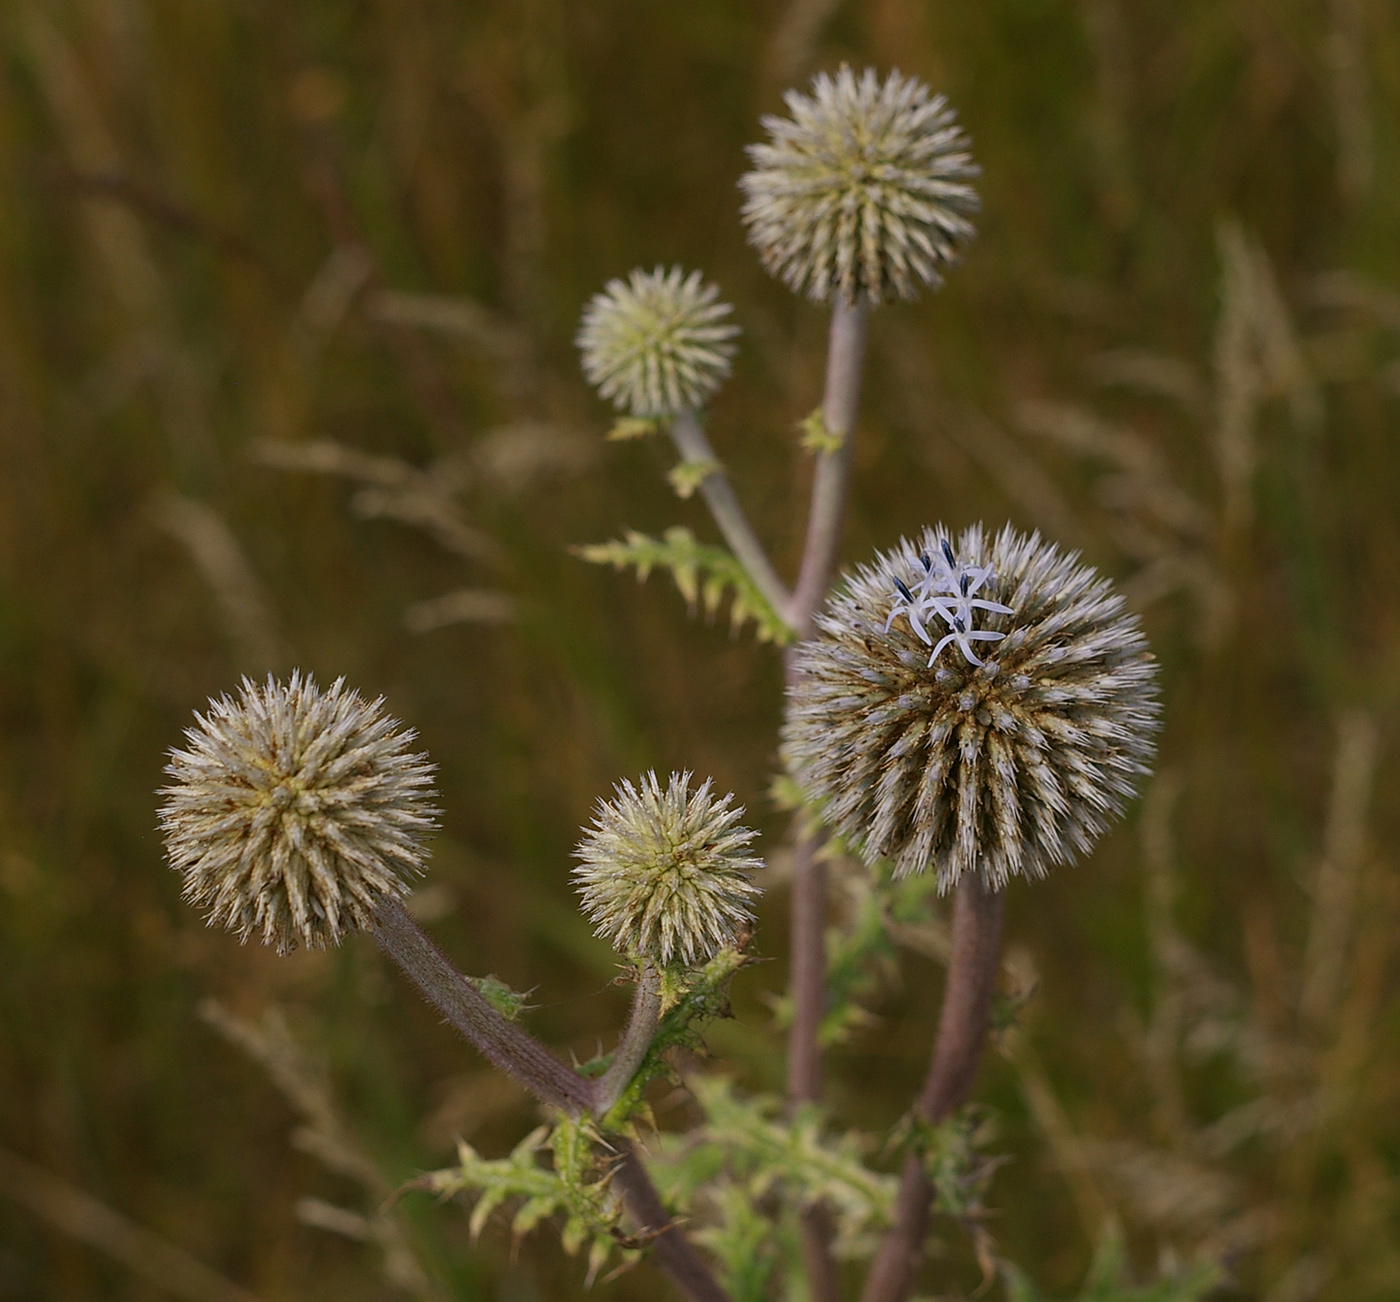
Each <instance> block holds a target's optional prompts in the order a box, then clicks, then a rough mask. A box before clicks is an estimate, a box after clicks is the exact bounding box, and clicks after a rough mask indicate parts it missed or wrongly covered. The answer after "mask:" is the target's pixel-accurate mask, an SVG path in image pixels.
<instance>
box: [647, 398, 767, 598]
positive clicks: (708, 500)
mask: <svg viewBox="0 0 1400 1302" xmlns="http://www.w3.org/2000/svg"><path fill="white" fill-rule="evenodd" d="M671 441H672V442H673V443H674V444H675V445H676V451H677V452H679V453H680V454H681V459H682V460H683V461H687V462H690V463H691V464H692V465H713V466H714V467H715V469H713V470H711V471H710V473H709V474H708V475H706V476H705V478H704V479H703V480H701V481H700V495H701V496H702V497H703V498H704V499H705V505H706V506H708V507H709V508H710V514H711V515H712V516H714V519H715V523H716V524H717V525H718V526H719V531H720V533H722V534H723V535H724V541H725V542H727V543H728V544H729V550H730V551H732V552H733V553H734V555H735V556H736V557H738V560H739V564H741V565H742V566H743V567H744V570H745V572H746V573H747V574H748V576H749V578H750V579H752V580H753V583H754V586H755V587H756V588H757V589H758V590H759V591H760V592H761V593H762V594H763V597H764V600H766V601H767V602H768V604H769V605H770V606H772V607H773V611H774V613H775V614H776V615H777V616H778V618H779V619H785V618H786V617H787V609H788V605H789V603H790V602H791V600H792V598H791V596H790V595H789V593H788V590H787V587H786V586H785V585H784V583H783V581H782V579H780V578H779V577H778V572H777V570H775V569H774V568H773V563H772V561H770V560H769V559H768V553H767V552H766V551H764V550H763V544H762V543H761V542H759V541H758V535H757V534H755V533H754V531H753V526H752V525H750V524H749V518H748V516H746V515H745V514H744V508H743V507H742V506H741V505H740V504H739V499H738V497H737V496H735V493H734V488H733V486H732V485H731V484H730V482H729V476H728V475H726V474H725V473H724V470H723V469H722V468H720V465H719V460H718V458H717V457H716V456H715V450H714V448H713V447H712V446H711V445H710V440H709V439H708V438H707V437H706V435H705V431H704V430H703V429H702V428H701V426H700V421H699V418H698V417H697V416H696V414H695V412H694V411H692V410H690V409H689V408H687V409H686V410H685V411H682V412H680V413H679V414H678V415H677V416H676V418H675V420H673V421H672V422H671Z"/></svg>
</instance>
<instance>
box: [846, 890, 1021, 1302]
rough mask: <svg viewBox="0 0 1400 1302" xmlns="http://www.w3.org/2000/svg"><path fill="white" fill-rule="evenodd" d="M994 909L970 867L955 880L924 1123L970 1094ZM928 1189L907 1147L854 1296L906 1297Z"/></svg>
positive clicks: (994, 965) (987, 997)
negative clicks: (887, 1220)
mask: <svg viewBox="0 0 1400 1302" xmlns="http://www.w3.org/2000/svg"><path fill="white" fill-rule="evenodd" d="M1001 914H1002V893H1001V892H1000V891H989V890H987V889H985V888H984V887H983V885H982V882H981V879H980V878H978V877H977V875H976V874H975V873H969V874H967V875H965V876H964V877H963V878H962V879H961V880H960V881H959V882H958V885H957V892H956V894H955V895H954V897H953V952H952V957H951V958H950V959H949V961H948V980H947V985H946V986H945V987H944V990H943V1012H942V1016H941V1017H940V1019H939V1023H938V1039H937V1041H936V1042H935V1044H934V1049H933V1060H932V1062H931V1063H930V1064H929V1070H928V1077H927V1078H926V1079H925V1081H924V1088H923V1091H922V1092H921V1093H920V1095H919V1099H918V1102H917V1103H916V1104H915V1105H914V1110H915V1113H916V1114H917V1115H918V1117H919V1119H920V1120H921V1121H924V1122H927V1123H928V1124H929V1125H937V1124H938V1123H939V1122H940V1121H943V1120H945V1119H946V1118H947V1117H948V1116H949V1115H950V1114H951V1113H952V1112H953V1111H954V1109H956V1108H957V1107H959V1106H960V1105H961V1104H962V1103H963V1102H964V1101H965V1100H966V1099H967V1096H968V1095H969V1094H970V1093H972V1085H973V1082H974V1081H975V1080H976V1078H977V1065H978V1063H979V1061H980V1060H981V1057H982V1043H983V1041H984V1040H985V1039H986V1035H987V1026H988V1024H989V1022H990V1019H991V1011H992V994H993V992H994V991H995V989H996V982H997V969H998V967H999V966H1000V963H1001ZM932 1196H933V1191H932V1189H931V1188H930V1187H929V1182H928V1177H927V1176H926V1175H925V1174H924V1165H923V1160H922V1158H921V1156H920V1155H919V1154H918V1153H910V1154H909V1156H908V1157H907V1158H906V1159H905V1162H904V1171H903V1173H902V1175H901V1177H900V1183H899V1197H898V1198H897V1200H896V1202H895V1222H894V1225H893V1227H892V1228H891V1229H890V1230H889V1231H888V1233H887V1234H886V1235H885V1238H884V1241H883V1242H882V1243H881V1244H880V1252H879V1255H878V1256H876V1258H875V1263H874V1265H873V1266H872V1267H871V1268H870V1274H869V1276H868V1277H867V1278H866V1281H865V1291H864V1292H863V1293H862V1294H861V1302H905V1299H907V1298H908V1297H909V1295H910V1293H911V1292H912V1291H913V1287H914V1281H915V1277H916V1276H917V1274H918V1271H919V1266H920V1264H921V1263H922V1260H923V1251H924V1238H925V1236H926V1234H927V1232H928V1220H929V1201H930V1199H931V1198H932Z"/></svg>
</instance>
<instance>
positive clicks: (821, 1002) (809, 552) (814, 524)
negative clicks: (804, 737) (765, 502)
mask: <svg viewBox="0 0 1400 1302" xmlns="http://www.w3.org/2000/svg"><path fill="white" fill-rule="evenodd" d="M867 313H868V309H867V308H866V307H865V305H864V304H850V303H846V302H845V301H844V300H842V299H840V298H838V299H837V301H836V304H835V307H834V308H833V309H832V314H831V333H830V336H829V340H828V347H827V359H826V389H825V392H824V393H823V395H822V423H823V425H824V426H825V427H826V430H827V432H828V433H829V434H831V435H833V436H835V437H836V438H837V439H838V440H839V443H838V445H837V446H836V447H835V448H833V449H832V450H830V451H825V452H822V453H820V454H819V456H818V460H817V466H816V471H815V474H814V476H813V480H812V501H811V506H810V508H809V512H808V516H807V540H806V544H805V546H804V547H803V551H802V565H801V568H800V569H799V571H798V576H797V586H796V588H795V589H794V591H793V595H792V601H791V603H790V604H789V606H788V622H789V623H790V624H791V625H792V627H793V628H794V630H795V631H796V633H797V636H798V637H799V638H804V637H807V636H808V635H809V634H810V633H811V631H812V617H813V615H814V614H815V613H816V610H817V607H818V606H820V605H821V603H822V601H823V600H824V599H825V597H826V594H827V589H828V588H829V587H830V586H831V575H832V571H833V569H834V568H835V566H836V555H837V551H838V549H839V547H840V543H841V522H842V519H843V518H844V516H845V510H846V495H847V489H848V484H849V479H850V468H851V443H852V436H853V435H854V433H855V423H856V408H857V406H858V404H859V402H860V377H861V368H862V365H863V364H864V360H865V327H866V319H867ZM792 672H793V671H792V663H791V659H790V658H789V662H788V681H789V686H791V681H792ZM820 850H821V840H820V838H819V837H816V836H810V835H804V836H800V837H799V838H798V841H797V844H796V845H795V846H794V847H793V873H792V926H791V948H792V1029H791V1031H790V1032H789V1033H788V1077H787V1095H788V1107H789V1109H790V1110H793V1109H796V1108H797V1107H798V1106H799V1105H801V1104H803V1103H814V1102H818V1101H820V1098H821V1079H822V1055H821V1046H820V1043H819V1041H818V1034H819V1032H820V1030H821V1022H822V1016H823V1014H824V1013H825V1011H826V948H825V946H826V865H825V864H824V863H823V862H822V861H821V857H820V853H819V851H820ZM801 1222H802V1256H803V1262H804V1265H805V1267H806V1274H807V1282H808V1284H809V1286H810V1287H811V1290H812V1297H813V1299H814V1302H837V1298H838V1297H839V1293H840V1290H839V1283H838V1280H837V1273H836V1263H835V1260H834V1259H833V1258H832V1255H831V1218H830V1216H829V1215H828V1214H827V1212H826V1210H825V1209H824V1208H822V1207H821V1206H816V1207H811V1208H808V1209H807V1210H806V1211H805V1212H803V1213H802V1217H801Z"/></svg>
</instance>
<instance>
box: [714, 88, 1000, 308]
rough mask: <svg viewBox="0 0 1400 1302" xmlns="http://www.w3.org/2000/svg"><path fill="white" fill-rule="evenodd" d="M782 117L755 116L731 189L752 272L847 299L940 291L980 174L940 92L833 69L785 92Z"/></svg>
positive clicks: (964, 235) (974, 202) (816, 295)
mask: <svg viewBox="0 0 1400 1302" xmlns="http://www.w3.org/2000/svg"><path fill="white" fill-rule="evenodd" d="M785 98H786V101H787V106H788V109H789V111H790V112H791V114H792V116H791V117H790V118H778V117H765V118H764V119H763V125H764V126H765V127H766V128H767V129H768V134H769V142H768V143H767V144H762V145H750V146H749V156H750V157H751V158H752V159H753V164H754V169H753V171H751V172H749V173H748V174H747V175H746V176H745V177H744V178H743V179H742V180H741V181H740V182H739V184H740V186H741V187H742V188H743V191H744V194H745V196H746V198H745V202H744V209H743V217H744V224H745V225H746V226H747V227H748V230H749V242H750V243H751V244H752V245H753V246H754V247H755V248H756V249H757V250H758V253H759V257H760V258H762V260H763V265H764V266H765V267H766V268H767V269H768V270H769V271H770V272H772V273H773V275H775V276H778V277H780V278H781V279H782V281H783V282H784V284H786V285H787V286H788V287H789V288H790V289H791V290H793V292H794V293H798V294H804V293H805V294H806V295H807V296H808V297H809V298H812V299H817V300H819V301H822V302H830V301H832V300H833V299H834V298H835V297H836V296H837V295H838V294H839V295H840V296H841V297H842V298H843V299H844V300H845V301H846V302H847V303H851V304H854V303H855V302H856V301H857V300H860V299H864V300H865V301H867V302H869V303H871V304H872V305H873V304H877V303H881V302H883V301H885V300H886V299H890V298H913V297H915V296H916V294H917V293H918V291H919V287H920V286H921V285H929V286H935V287H936V286H938V285H940V284H942V276H941V274H940V271H939V268H940V267H945V266H950V265H952V264H953V263H954V262H956V261H957V258H958V246H959V245H960V244H962V243H964V242H965V241H967V240H969V239H971V238H972V235H973V233H974V231H973V227H972V224H971V223H970V222H969V221H968V220H967V214H968V213H974V212H976V211H977V209H978V199H977V192H976V191H975V190H974V189H973V188H972V187H971V186H970V185H969V184H968V181H969V180H970V179H971V178H973V177H975V176H977V175H978V174H979V171H980V169H979V168H978V167H977V166H976V164H974V163H973V161H972V156H971V155H970V154H969V153H968V139H967V137H966V135H964V134H963V131H962V128H961V127H959V126H958V124H957V120H956V118H955V117H954V115H953V111H952V109H950V108H949V107H948V103H947V101H946V100H945V99H944V98H943V96H942V95H934V94H932V93H931V92H930V91H929V88H928V87H927V86H925V85H924V84H923V82H921V81H918V80H916V79H915V78H913V77H902V76H900V74H899V73H898V72H892V73H890V75H889V76H888V77H886V78H885V80H884V81H880V80H879V78H878V77H877V76H876V75H875V71H874V69H871V68H867V69H866V70H865V72H864V73H863V74H862V76H861V77H860V78H857V77H856V76H855V74H854V73H853V72H852V71H851V70H850V68H848V67H845V66H844V65H843V66H842V68H841V70H840V71H839V72H838V73H837V74H836V76H834V77H832V76H830V75H829V74H827V73H818V74H817V76H816V78H815V79H814V80H813V82H812V93H811V94H810V95H803V94H801V93H799V92H798V91H789V92H788V93H787V95H786V96H785Z"/></svg>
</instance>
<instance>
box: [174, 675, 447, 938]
mask: <svg viewBox="0 0 1400 1302" xmlns="http://www.w3.org/2000/svg"><path fill="white" fill-rule="evenodd" d="M195 719H196V722H197V726H196V727H193V728H188V729H186V731H185V738H186V741H187V743H188V748H187V749H185V750H172V751H171V752H170V763H169V764H168V765H167V766H166V770H165V771H166V772H167V773H168V774H169V775H170V777H171V779H172V782H171V785H170V786H168V787H163V788H162V789H161V792H160V794H161V795H163V796H164V797H165V803H164V805H163V806H162V807H161V811H160V825H161V831H162V832H163V834H164V836H165V849H166V854H167V856H168V858H169V860H170V865H171V867H172V868H174V869H175V870H176V871H177V872H179V873H180V874H181V875H182V876H183V877H184V882H185V889H184V898H185V899H186V900H188V901H189V902H190V903H191V904H194V905H195V906H197V907H199V908H204V909H208V910H209V922H210V923H211V924H212V923H217V924H218V925H220V926H222V927H226V928H227V929H228V930H230V931H233V932H236V933H237V935H238V937H239V939H240V940H245V941H246V940H247V939H248V937H249V936H254V935H255V936H257V937H258V938H259V939H260V940H261V941H262V942H263V944H265V945H273V946H275V947H276V949H277V951H278V953H286V952H287V951H288V950H291V949H295V948H296V946H297V945H299V944H300V945H306V946H307V947H308V948H312V949H317V948H320V947H322V946H325V945H334V944H338V943H339V941H340V939H341V937H342V936H343V935H345V933H346V932H348V931H355V930H359V929H362V928H364V927H366V926H368V925H369V923H370V922H371V920H372V918H373V915H374V911H375V909H376V908H377V907H378V905H379V904H381V903H383V902H384V901H385V900H388V899H397V898H401V897H402V896H404V895H406V894H407V893H408V889H409V888H408V881H409V880H410V879H411V878H413V877H415V876H417V875H419V874H420V873H421V872H422V871H423V865H424V861H425V858H426V855H425V853H424V850H423V841H424V838H425V837H426V836H427V835H428V833H429V832H431V831H432V829H433V827H434V826H435V819H436V815H437V812H438V811H437V810H436V809H435V808H434V806H433V795H434V793H433V789H432V773H433V766H432V765H431V764H429V763H428V759H427V756H426V755H415V754H413V753H411V752H410V750H409V746H410V744H411V743H412V741H413V739H414V736H415V734H414V733H413V732H412V731H410V730H408V729H405V728H403V727H402V726H401V725H400V724H399V723H398V721H397V720H395V719H392V718H390V717H389V716H388V715H387V714H385V712H384V702H383V699H382V698H381V699H379V700H376V701H373V702H369V703H366V702H365V701H364V700H362V699H361V697H360V696H359V695H358V693H356V692H353V691H348V690H346V687H345V680H344V679H343V678H342V679H337V680H336V681H335V682H334V683H333V684H332V685H331V687H330V690H329V691H325V692H323V691H321V690H320V688H318V687H317V686H316V683H315V682H314V681H313V680H312V679H311V678H310V677H304V676H303V675H302V674H300V673H299V672H296V673H293V674H292V677H291V681H290V682H289V683H286V684H285V685H284V684H282V683H279V682H276V681H275V680H274V679H273V677H272V675H271V674H269V675H268V678H267V682H266V683H264V684H257V683H253V682H251V681H249V680H248V679H247V678H245V679H244V680H243V686H242V690H241V692H240V693H239V698H238V700H237V701H233V700H230V699H229V698H228V697H227V696H221V697H220V698H219V699H218V700H217V701H210V702H209V712H208V713H207V714H203V715H201V714H196V715H195Z"/></svg>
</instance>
